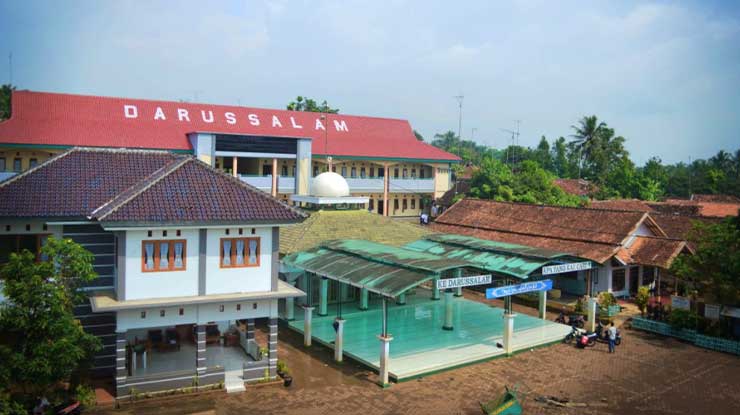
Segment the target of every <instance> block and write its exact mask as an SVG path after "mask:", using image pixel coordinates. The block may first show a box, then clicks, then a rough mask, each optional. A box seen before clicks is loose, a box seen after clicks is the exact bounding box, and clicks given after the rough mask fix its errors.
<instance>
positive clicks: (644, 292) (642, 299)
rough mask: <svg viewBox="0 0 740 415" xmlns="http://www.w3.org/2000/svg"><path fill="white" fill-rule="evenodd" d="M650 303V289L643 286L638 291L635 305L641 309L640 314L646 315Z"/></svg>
mask: <svg viewBox="0 0 740 415" xmlns="http://www.w3.org/2000/svg"><path fill="white" fill-rule="evenodd" d="M648 301H650V289H649V288H648V287H647V286H646V285H643V286H641V287H639V288H638V289H637V295H636V296H635V304H637V308H639V309H640V314H642V315H643V316H644V315H645V308H647V304H648Z"/></svg>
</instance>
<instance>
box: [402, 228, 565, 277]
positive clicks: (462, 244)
mask: <svg viewBox="0 0 740 415" xmlns="http://www.w3.org/2000/svg"><path fill="white" fill-rule="evenodd" d="M404 248H407V249H410V250H414V251H418V252H425V253H428V254H434V255H437V256H439V257H441V258H447V259H449V260H453V259H454V260H462V261H467V262H470V263H472V264H474V265H473V266H474V267H476V268H480V269H484V270H486V271H490V272H496V273H501V274H505V275H509V276H512V277H516V278H520V279H526V278H529V277H530V275H531V274H532V273H534V272H535V271H537V270H539V269H540V268H542V267H543V266H545V265H550V264H563V263H569V262H573V261H571V259H572V258H573V256H572V255H569V254H566V253H562V252H557V251H552V250H549V249H542V248H533V247H529V246H524V245H516V244H509V243H504V242H496V241H490V240H486V239H478V238H473V237H471V236H463V235H452V234H434V235H428V236H426V237H424V238H423V239H419V240H418V241H414V242H411V243H409V244H407V245H405V246H404Z"/></svg>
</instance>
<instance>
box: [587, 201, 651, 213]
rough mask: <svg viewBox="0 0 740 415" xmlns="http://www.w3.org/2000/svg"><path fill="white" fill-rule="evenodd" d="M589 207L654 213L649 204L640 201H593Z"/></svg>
mask: <svg viewBox="0 0 740 415" xmlns="http://www.w3.org/2000/svg"><path fill="white" fill-rule="evenodd" d="M588 207H589V208H592V209H611V210H626V211H633V212H652V211H653V208H652V207H651V206H650V205H649V204H648V203H647V202H645V201H644V200H639V199H609V200H592V201H591V204H590V205H589V206H588Z"/></svg>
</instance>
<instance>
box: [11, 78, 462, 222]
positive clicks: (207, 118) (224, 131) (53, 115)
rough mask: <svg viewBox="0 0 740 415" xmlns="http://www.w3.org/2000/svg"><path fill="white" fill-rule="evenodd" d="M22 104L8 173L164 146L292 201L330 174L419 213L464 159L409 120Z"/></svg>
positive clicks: (101, 100)
mask: <svg viewBox="0 0 740 415" xmlns="http://www.w3.org/2000/svg"><path fill="white" fill-rule="evenodd" d="M12 104H13V114H12V116H11V118H10V119H9V120H6V121H4V122H2V123H0V171H4V173H3V176H9V175H12V174H15V173H18V172H21V171H25V170H27V169H29V168H31V167H33V166H34V165H37V164H38V163H41V162H43V161H44V160H46V159H48V158H49V157H51V156H53V155H54V154H57V153H59V152H61V151H64V150H65V149H67V148H70V147H73V146H85V147H125V148H136V149H158V150H167V151H171V152H175V153H186V154H194V155H195V156H196V157H197V158H199V159H200V160H202V161H204V162H205V163H207V164H209V165H211V166H213V167H215V168H217V169H220V170H223V171H226V172H229V173H231V174H232V175H234V176H236V177H239V178H240V179H241V180H243V181H245V182H247V183H249V184H251V185H253V186H255V187H257V188H259V189H261V190H263V191H266V192H271V193H272V194H273V195H275V196H277V197H279V198H282V199H283V200H286V201H287V200H288V199H289V196H290V195H291V194H298V195H308V194H309V187H310V179H311V177H314V176H317V175H318V174H319V173H321V172H324V171H329V170H330V171H333V172H336V173H338V174H341V175H342V176H343V177H345V178H346V179H347V182H348V184H349V186H350V190H351V193H352V195H353V196H363V197H367V198H368V206H367V208H368V209H369V210H370V211H372V212H374V213H379V214H383V215H386V216H418V215H419V214H420V213H421V211H422V210H423V209H426V208H427V207H428V206H429V205H430V203H431V202H432V201H433V200H435V199H437V198H439V197H441V196H442V195H443V194H444V193H445V192H446V191H447V190H448V189H450V187H451V165H452V164H453V163H458V162H459V161H460V159H459V158H458V157H457V156H455V155H453V154H450V153H447V152H445V151H442V150H440V149H438V148H436V147H433V146H431V145H428V144H426V143H424V142H421V141H419V140H417V139H416V137H415V135H414V133H413V130H412V129H411V126H410V124H409V122H408V121H405V120H399V119H390V118H373V117H361V116H352V115H344V114H321V113H310V112H295V111H286V110H270V109H257V108H248V107H239V106H225V105H211V104H193V103H182V102H166V101H150V100H141V99H128V98H105V97H95V96H81V95H68V94H52V93H42V92H31V91H15V92H13V96H12ZM0 179H2V177H0Z"/></svg>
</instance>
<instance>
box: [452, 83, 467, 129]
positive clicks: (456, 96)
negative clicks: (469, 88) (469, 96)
mask: <svg viewBox="0 0 740 415" xmlns="http://www.w3.org/2000/svg"><path fill="white" fill-rule="evenodd" d="M453 98H455V99H456V100H457V105H458V107H459V108H460V111H459V114H460V115H459V118H458V122H457V138H459V139H461V140H462V137H461V135H462V104H463V99H465V95H463V94H462V93H460V95H455V96H454V97H453Z"/></svg>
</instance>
